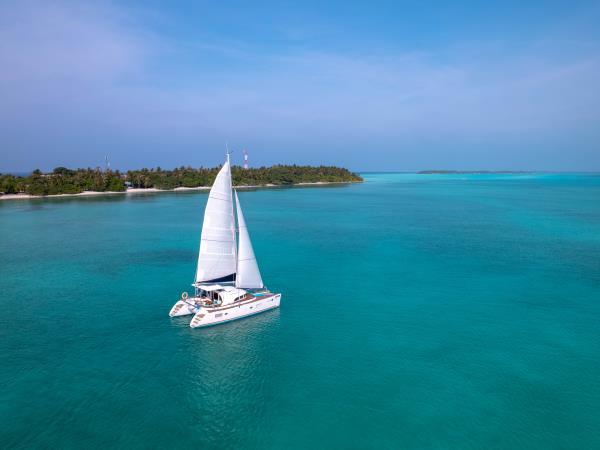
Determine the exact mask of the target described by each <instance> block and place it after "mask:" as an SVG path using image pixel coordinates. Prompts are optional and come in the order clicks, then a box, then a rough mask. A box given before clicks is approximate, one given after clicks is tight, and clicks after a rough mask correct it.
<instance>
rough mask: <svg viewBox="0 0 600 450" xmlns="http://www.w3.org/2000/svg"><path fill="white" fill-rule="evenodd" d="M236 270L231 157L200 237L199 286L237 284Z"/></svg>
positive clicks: (211, 195)
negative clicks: (216, 282) (226, 282)
mask: <svg viewBox="0 0 600 450" xmlns="http://www.w3.org/2000/svg"><path fill="white" fill-rule="evenodd" d="M235 268H236V245H235V219H234V216H233V198H232V187H231V167H230V165H229V157H228V158H227V161H226V162H225V164H223V167H222V168H221V170H220V171H219V173H218V174H217V177H216V179H215V182H214V184H213V186H212V188H211V190H210V193H209V194H208V202H207V204H206V210H205V211H204V223H203V225H202V234H201V237H200V254H199V255H198V268H197V269H196V283H200V282H207V281H228V280H231V281H233V277H234V275H235Z"/></svg>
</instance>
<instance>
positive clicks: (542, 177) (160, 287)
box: [0, 174, 600, 449]
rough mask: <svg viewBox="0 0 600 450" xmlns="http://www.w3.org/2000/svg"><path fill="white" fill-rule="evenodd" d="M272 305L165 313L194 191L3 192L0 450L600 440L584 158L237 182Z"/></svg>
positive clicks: (598, 325) (597, 214)
mask: <svg viewBox="0 0 600 450" xmlns="http://www.w3.org/2000/svg"><path fill="white" fill-rule="evenodd" d="M240 200H241V201H242V203H243V206H244V212H245V216H246V221H247V223H248V227H249V229H250V232H251V236H252V238H253V241H254V248H255V251H256V254H257V257H258V260H259V264H260V267H261V270H262V274H263V278H264V280H265V282H266V283H267V285H268V286H269V287H270V288H271V289H272V290H275V291H278V292H282V293H283V298H282V306H281V308H280V309H279V310H277V311H272V312H268V313H265V314H262V315H260V316H256V317H253V318H248V319H244V320H240V321H237V322H232V323H230V324H226V325H221V326H217V327H213V328H208V329H195V330H192V329H190V328H189V326H188V323H189V318H177V319H170V318H169V317H168V311H169V309H170V307H171V306H172V305H173V303H174V302H175V301H176V300H177V299H178V298H179V296H180V294H181V292H182V291H183V290H189V283H190V282H191V281H192V277H193V275H194V271H195V265H196V258H197V249H198V243H199V235H200V227H201V222H202V215H203V208H204V205H205V202H206V194H205V193H201V192H186V193H164V194H148V195H138V196H131V197H126V196H107V197H96V198H68V199H52V200H34V201H3V202H0V294H1V295H0V311H1V312H0V358H1V359H0V386H1V387H0V447H2V448H67V449H81V448H86V449H96V448H102V449H104V448H126V449H136V448H195V449H213V448H214V449H240V448H246V449H307V448H312V449H331V448H344V449H352V448H355V449H364V448H373V449H399V448H404V449H430V448H436V449H449V448H454V449H496V448H497V449H515V448H523V449H558V448H569V449H572V448H579V449H592V448H600V176H598V175H592V174H520V175H442V176H440V175H415V174H365V183H363V184H357V185H350V186H336V187H320V188H289V189H263V190H256V191H251V192H242V193H240Z"/></svg>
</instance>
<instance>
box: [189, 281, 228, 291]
mask: <svg viewBox="0 0 600 450" xmlns="http://www.w3.org/2000/svg"><path fill="white" fill-rule="evenodd" d="M192 286H194V287H197V288H200V289H202V290H203V291H206V292H212V291H218V290H220V289H224V286H221V285H220V284H202V283H194V284H192Z"/></svg>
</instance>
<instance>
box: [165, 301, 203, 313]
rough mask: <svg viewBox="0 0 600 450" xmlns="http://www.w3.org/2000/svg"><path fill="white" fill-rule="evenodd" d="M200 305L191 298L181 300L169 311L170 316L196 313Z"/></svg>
mask: <svg viewBox="0 0 600 450" xmlns="http://www.w3.org/2000/svg"><path fill="white" fill-rule="evenodd" d="M197 312H198V306H197V305H196V304H195V303H194V302H192V301H190V300H179V301H178V302H177V303H175V304H174V305H173V307H172V308H171V311H169V317H179V316H189V315H190V314H196V313H197Z"/></svg>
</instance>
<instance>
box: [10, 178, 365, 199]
mask: <svg viewBox="0 0 600 450" xmlns="http://www.w3.org/2000/svg"><path fill="white" fill-rule="evenodd" d="M353 183H361V181H315V182H312V183H293V184H271V183H269V184H259V185H242V186H234V188H235V189H261V188H276V187H292V186H321V185H331V184H353ZM208 190H210V186H197V187H185V186H179V187H176V188H174V189H158V188H129V189H127V190H125V191H102V192H100V191H83V192H78V193H77V194H48V195H31V194H4V195H0V200H37V199H44V198H61V197H95V196H99V195H117V194H127V195H135V194H147V193H158V192H188V191H208Z"/></svg>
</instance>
